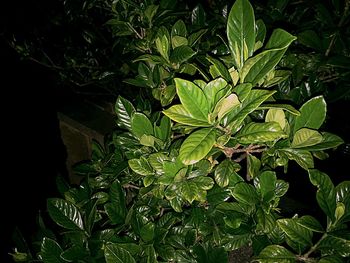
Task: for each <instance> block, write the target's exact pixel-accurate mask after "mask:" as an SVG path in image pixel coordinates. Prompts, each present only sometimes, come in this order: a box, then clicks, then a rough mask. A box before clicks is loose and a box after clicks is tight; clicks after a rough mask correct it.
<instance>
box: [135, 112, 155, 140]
mask: <svg viewBox="0 0 350 263" xmlns="http://www.w3.org/2000/svg"><path fill="white" fill-rule="evenodd" d="M131 132H132V133H133V134H134V135H135V136H136V137H137V138H139V139H140V138H141V137H142V135H144V134H146V135H153V125H152V123H151V122H150V120H149V119H148V118H147V116H146V115H145V114H143V113H140V112H136V113H134V115H133V116H132V118H131Z"/></svg>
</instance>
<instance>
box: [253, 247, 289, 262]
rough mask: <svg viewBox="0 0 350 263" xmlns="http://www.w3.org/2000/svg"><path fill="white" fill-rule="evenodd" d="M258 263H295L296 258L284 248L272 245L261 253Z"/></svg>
mask: <svg viewBox="0 0 350 263" xmlns="http://www.w3.org/2000/svg"><path fill="white" fill-rule="evenodd" d="M257 261H258V262H260V263H277V262H278V263H294V262H296V256H295V255H294V254H293V253H292V252H290V251H289V250H288V249H286V248H284V247H282V246H279V245H270V246H267V247H265V248H264V249H263V250H262V251H261V252H260V254H259V256H258V258H257Z"/></svg>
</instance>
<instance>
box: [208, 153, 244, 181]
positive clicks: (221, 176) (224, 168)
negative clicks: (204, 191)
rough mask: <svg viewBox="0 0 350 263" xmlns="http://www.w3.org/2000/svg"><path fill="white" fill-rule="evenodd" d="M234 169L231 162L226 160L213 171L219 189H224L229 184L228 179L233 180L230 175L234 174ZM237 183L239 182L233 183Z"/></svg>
mask: <svg viewBox="0 0 350 263" xmlns="http://www.w3.org/2000/svg"><path fill="white" fill-rule="evenodd" d="M236 169H237V168H236V166H235V165H234V163H233V162H232V161H231V160H228V159H226V160H224V161H222V162H221V163H220V164H219V165H218V166H217V167H216V169H215V173H214V178H215V182H216V183H217V184H218V185H219V186H220V187H226V186H227V185H228V184H229V183H230V179H233V178H232V175H233V174H234V173H236ZM239 181H241V180H237V181H236V182H234V183H238V182H239ZM231 183H232V182H231Z"/></svg>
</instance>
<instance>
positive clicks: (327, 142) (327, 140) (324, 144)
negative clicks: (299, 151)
mask: <svg viewBox="0 0 350 263" xmlns="http://www.w3.org/2000/svg"><path fill="white" fill-rule="evenodd" d="M321 134H322V141H321V142H320V143H318V144H316V145H312V146H307V147H303V149H304V150H308V151H322V150H327V149H330V148H335V147H337V146H339V145H340V144H343V143H344V141H343V140H342V139H341V138H340V137H339V136H337V135H335V134H332V133H329V132H322V133H321Z"/></svg>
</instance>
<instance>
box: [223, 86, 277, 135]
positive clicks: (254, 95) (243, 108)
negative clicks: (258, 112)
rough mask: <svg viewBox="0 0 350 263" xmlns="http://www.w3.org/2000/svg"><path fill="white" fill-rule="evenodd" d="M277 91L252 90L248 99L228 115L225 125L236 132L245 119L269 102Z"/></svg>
mask: <svg viewBox="0 0 350 263" xmlns="http://www.w3.org/2000/svg"><path fill="white" fill-rule="evenodd" d="M274 93H275V91H269V90H252V91H250V93H249V95H248V96H247V97H246V99H245V100H244V101H243V102H242V103H241V104H240V105H239V107H236V108H234V109H233V110H232V111H231V112H230V113H229V114H228V115H227V120H226V121H225V124H228V127H229V128H230V129H231V130H232V131H233V132H236V131H237V130H238V129H239V128H240V127H241V125H242V123H243V121H244V119H245V118H246V117H247V116H248V114H250V113H251V112H253V111H254V110H255V109H257V108H258V107H259V106H260V104H261V103H263V102H264V101H265V100H267V99H268V98H269V97H270V96H271V95H272V94H274Z"/></svg>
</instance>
